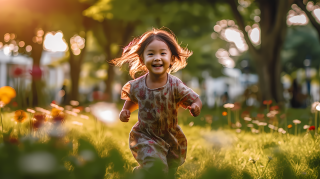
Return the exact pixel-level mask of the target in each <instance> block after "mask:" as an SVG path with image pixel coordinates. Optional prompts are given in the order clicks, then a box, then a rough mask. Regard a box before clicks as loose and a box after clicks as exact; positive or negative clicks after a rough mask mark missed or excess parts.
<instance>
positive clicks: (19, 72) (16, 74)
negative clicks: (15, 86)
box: [13, 67, 23, 77]
mask: <svg viewBox="0 0 320 179" xmlns="http://www.w3.org/2000/svg"><path fill="white" fill-rule="evenodd" d="M22 73H23V69H22V68H19V67H17V68H15V69H14V70H13V76H14V77H19V76H21V75H22Z"/></svg>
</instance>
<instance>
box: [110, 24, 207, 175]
mask: <svg viewBox="0 0 320 179" xmlns="http://www.w3.org/2000/svg"><path fill="white" fill-rule="evenodd" d="M190 55H192V52H191V51H189V50H188V49H183V48H181V47H180V46H179V44H178V43H177V41H176V39H175V37H174V35H173V34H171V33H169V32H167V31H164V30H159V29H153V30H151V31H148V32H146V33H144V34H143V35H142V36H141V37H139V38H136V39H133V40H132V42H130V43H129V45H128V46H127V47H125V48H124V50H123V54H122V56H121V57H120V58H117V59H114V60H112V62H111V63H112V64H115V65H116V66H119V67H120V66H122V65H123V64H124V63H129V67H130V70H129V73H130V75H131V77H132V78H134V79H135V77H136V76H137V75H138V74H139V73H140V74H141V73H145V74H144V75H142V76H141V77H139V78H137V79H135V80H131V81H129V82H128V83H127V84H125V85H124V86H123V88H122V91H121V99H123V100H125V103H124V106H123V109H122V110H121V112H120V115H119V117H120V120H121V121H122V122H128V121H129V118H130V114H131V112H133V111H134V110H136V109H138V108H139V113H138V122H137V123H136V124H135V125H134V126H133V128H132V130H131V132H130V138H129V145H130V150H131V152H132V154H133V156H134V158H135V159H136V160H137V162H138V163H139V164H140V166H138V167H135V169H134V170H140V169H144V170H146V171H151V168H152V167H154V166H155V163H157V162H156V161H161V162H160V163H161V165H160V166H161V170H162V171H163V172H164V173H166V174H167V173H168V172H169V173H170V175H173V174H174V173H175V171H176V170H177V168H178V167H179V166H180V165H182V164H183V163H184V161H185V159H186V152H187V139H186V137H185V135H184V134H183V132H182V130H181V128H180V127H179V125H178V124H177V123H178V120H177V109H178V107H179V106H181V107H183V108H185V109H189V111H190V113H191V115H192V116H194V117H196V116H198V115H199V114H200V110H201V108H202V102H201V100H200V99H199V95H198V94H196V93H195V92H194V91H192V90H191V89H190V88H188V87H187V86H186V85H185V84H183V83H182V82H181V80H180V79H178V78H177V77H175V76H172V75H170V72H175V71H178V70H180V69H182V68H184V67H185V66H186V65H187V62H186V60H187V58H188V57H189V56H190ZM157 166H159V165H157Z"/></svg>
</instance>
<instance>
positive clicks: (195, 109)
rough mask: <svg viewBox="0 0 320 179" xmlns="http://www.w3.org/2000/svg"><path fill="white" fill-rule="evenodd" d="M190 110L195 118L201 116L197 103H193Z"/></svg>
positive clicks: (189, 107)
mask: <svg viewBox="0 0 320 179" xmlns="http://www.w3.org/2000/svg"><path fill="white" fill-rule="evenodd" d="M188 109H189V111H190V114H191V115H192V116H193V117H197V116H198V115H199V114H200V107H199V106H198V105H197V104H196V103H192V104H191V106H188Z"/></svg>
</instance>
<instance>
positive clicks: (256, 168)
mask: <svg viewBox="0 0 320 179" xmlns="http://www.w3.org/2000/svg"><path fill="white" fill-rule="evenodd" d="M254 166H256V169H257V173H258V175H259V177H260V173H259V170H258V167H257V165H256V163H254Z"/></svg>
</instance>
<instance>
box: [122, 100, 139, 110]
mask: <svg viewBox="0 0 320 179" xmlns="http://www.w3.org/2000/svg"><path fill="white" fill-rule="evenodd" d="M138 108H139V105H138V104H137V103H134V102H132V101H126V102H125V103H124V105H123V107H122V110H124V109H126V110H129V111H130V112H133V111H135V110H137V109H138Z"/></svg>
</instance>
